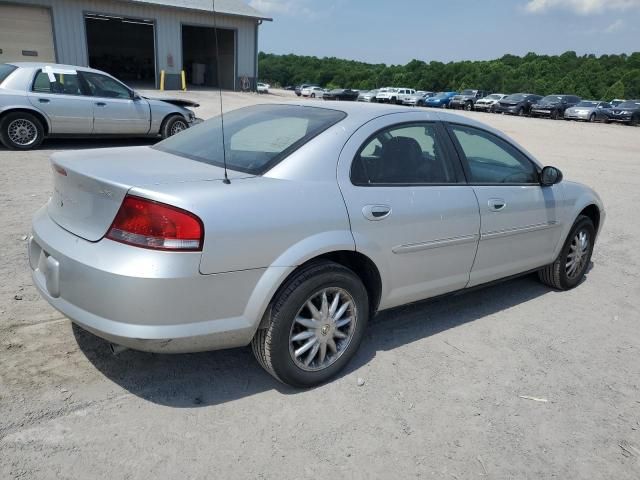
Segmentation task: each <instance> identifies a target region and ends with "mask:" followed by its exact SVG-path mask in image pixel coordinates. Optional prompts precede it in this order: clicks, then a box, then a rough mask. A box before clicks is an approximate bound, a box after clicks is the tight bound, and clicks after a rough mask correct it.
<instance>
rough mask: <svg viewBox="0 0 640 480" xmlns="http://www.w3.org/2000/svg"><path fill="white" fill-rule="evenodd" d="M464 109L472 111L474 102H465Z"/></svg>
mask: <svg viewBox="0 0 640 480" xmlns="http://www.w3.org/2000/svg"><path fill="white" fill-rule="evenodd" d="M464 109H465V111H467V112H470V111H471V110H473V104H472V103H471V102H467V103H465V105H464Z"/></svg>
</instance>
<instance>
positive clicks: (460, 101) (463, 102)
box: [449, 90, 490, 111]
mask: <svg viewBox="0 0 640 480" xmlns="http://www.w3.org/2000/svg"><path fill="white" fill-rule="evenodd" d="M489 93H490V92H486V91H484V90H463V91H462V92H461V93H459V94H458V95H456V96H455V97H453V98H452V99H451V102H450V103H449V108H454V109H458V108H460V109H464V110H467V111H471V110H474V109H475V105H476V102H477V101H478V100H480V99H481V98H484V97H486V96H487V95H489Z"/></svg>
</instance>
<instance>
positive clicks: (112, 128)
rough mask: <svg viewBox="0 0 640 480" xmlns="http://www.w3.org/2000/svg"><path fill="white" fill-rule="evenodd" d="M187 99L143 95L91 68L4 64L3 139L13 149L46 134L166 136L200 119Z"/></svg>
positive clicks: (0, 68) (0, 86)
mask: <svg viewBox="0 0 640 480" xmlns="http://www.w3.org/2000/svg"><path fill="white" fill-rule="evenodd" d="M187 106H191V107H194V106H195V107H197V106H198V105H197V104H195V103H193V102H189V101H186V100H170V99H169V100H155V99H151V98H144V97H141V96H140V95H138V94H137V93H136V92H135V91H134V90H132V89H131V88H129V87H127V86H126V85H125V84H123V83H122V82H120V81H118V80H116V79H115V78H114V77H112V76H110V75H108V74H106V73H104V72H101V71H99V70H94V69H91V68H83V67H76V66H70V65H58V64H49V63H31V62H24V63H12V64H9V63H5V64H0V142H1V143H3V144H4V145H5V146H6V147H7V148H10V149H14V150H28V149H32V148H35V147H37V146H38V145H40V143H42V141H43V140H44V138H45V137H65V136H73V137H80V136H87V137H91V136H93V137H95V136H101V137H107V136H129V137H131V136H133V137H142V136H152V137H154V136H162V137H163V138H167V137H169V136H171V135H174V134H176V133H178V132H181V131H182V130H185V129H187V128H189V127H190V126H191V125H193V124H195V123H199V122H200V120H199V119H197V118H196V116H195V114H194V113H193V112H192V111H191V110H189V109H188V108H186V107H187Z"/></svg>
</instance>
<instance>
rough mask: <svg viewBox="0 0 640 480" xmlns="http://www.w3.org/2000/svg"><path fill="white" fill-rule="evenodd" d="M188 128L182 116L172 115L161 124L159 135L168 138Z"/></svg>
mask: <svg viewBox="0 0 640 480" xmlns="http://www.w3.org/2000/svg"><path fill="white" fill-rule="evenodd" d="M187 128H189V124H188V123H187V121H186V120H185V119H184V117H183V116H182V115H172V116H170V117H169V118H167V119H166V120H165V121H164V123H163V124H162V128H161V129H160V135H161V136H162V138H169V137H172V136H174V135H177V134H178V133H180V132H182V131H184V130H186V129H187Z"/></svg>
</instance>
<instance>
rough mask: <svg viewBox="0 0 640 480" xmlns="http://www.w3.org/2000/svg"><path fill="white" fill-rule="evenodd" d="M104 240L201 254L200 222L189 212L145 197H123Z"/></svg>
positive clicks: (201, 235)
mask: <svg viewBox="0 0 640 480" xmlns="http://www.w3.org/2000/svg"><path fill="white" fill-rule="evenodd" d="M107 238H108V239H110V240H114V241H116V242H120V243H126V244H128V245H135V246H137V247H143V248H150V249H154V250H169V251H192V252H193V251H201V250H202V245H203V243H204V227H203V225H202V221H201V220H200V219H199V218H198V217H197V216H196V215H194V214H193V213H190V212H187V211H186V210H182V209H181V208H177V207H173V206H171V205H167V204H164V203H160V202H154V201H153V200H148V199H146V198H140V197H135V196H133V195H127V196H126V197H125V198H124V200H123V201H122V205H121V206H120V210H118V213H117V214H116V218H115V219H114V220H113V223H112V224H111V227H110V228H109V231H108V233H107Z"/></svg>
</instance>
